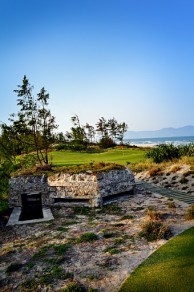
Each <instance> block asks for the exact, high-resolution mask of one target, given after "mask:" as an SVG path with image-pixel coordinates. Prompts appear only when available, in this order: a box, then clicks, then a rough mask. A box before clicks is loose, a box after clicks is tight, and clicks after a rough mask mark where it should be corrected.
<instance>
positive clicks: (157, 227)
mask: <svg viewBox="0 0 194 292" xmlns="http://www.w3.org/2000/svg"><path fill="white" fill-rule="evenodd" d="M139 235H140V236H143V237H145V238H146V239H147V240H148V241H154V240H158V239H166V238H169V237H170V235H171V231H170V229H169V227H168V226H165V225H163V224H162V223H161V222H160V221H155V220H149V221H147V222H146V223H145V224H144V225H143V227H142V231H141V232H140V234H139Z"/></svg>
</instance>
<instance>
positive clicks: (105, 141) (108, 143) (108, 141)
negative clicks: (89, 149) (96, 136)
mask: <svg viewBox="0 0 194 292" xmlns="http://www.w3.org/2000/svg"><path fill="white" fill-rule="evenodd" d="M99 145H100V147H102V148H104V149H106V148H111V147H114V146H116V143H115V142H114V141H113V139H112V138H110V137H103V138H101V139H100V141H99Z"/></svg>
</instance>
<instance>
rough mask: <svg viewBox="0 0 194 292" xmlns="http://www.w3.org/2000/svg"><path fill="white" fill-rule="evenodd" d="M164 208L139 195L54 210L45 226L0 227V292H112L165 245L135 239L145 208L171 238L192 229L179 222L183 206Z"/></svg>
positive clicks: (160, 201)
mask: <svg viewBox="0 0 194 292" xmlns="http://www.w3.org/2000/svg"><path fill="white" fill-rule="evenodd" d="M169 202H170V203H171V202H172V201H169V199H168V198H166V197H163V196H161V195H158V194H153V193H150V192H146V191H144V190H143V189H142V190H138V192H137V194H135V195H133V196H132V197H131V198H130V199H128V200H123V201H120V202H117V203H115V204H111V205H107V206H104V207H103V209H90V208H86V207H74V208H73V207H72V208H69V207H68V208H67V207H63V206H60V207H57V208H53V209H52V212H53V215H54V217H55V219H54V220H53V221H51V222H49V223H48V222H47V223H41V224H29V225H21V226H13V227H4V228H3V229H2V232H1V254H0V255H1V264H0V290H1V291H62V290H63V289H64V288H65V287H67V286H68V285H69V284H70V283H75V282H76V283H79V285H80V286H81V287H84V288H83V289H85V291H107V292H109V291H112V292H114V291H118V288H119V286H120V285H121V283H122V282H123V280H124V279H125V278H126V277H127V276H128V274H129V273H130V272H132V271H133V270H134V269H135V268H136V267H137V266H138V265H139V264H140V263H141V262H142V261H143V260H144V259H145V258H147V257H148V256H149V255H150V254H151V253H152V252H153V251H155V250H156V249H157V248H159V247H160V246H161V245H163V244H164V243H165V242H166V240H159V241H154V242H148V241H147V240H146V239H145V238H142V237H140V236H139V232H140V231H141V226H142V225H143V224H144V223H145V221H146V220H147V219H148V217H147V209H148V208H149V207H150V206H152V208H155V209H156V210H158V211H159V212H160V213H161V214H163V215H164V216H162V217H161V218H162V221H163V223H165V224H167V225H169V226H170V228H171V230H172V232H173V236H175V235H177V234H179V233H180V232H182V231H183V230H185V229H187V228H188V227H190V226H192V225H193V224H194V222H193V221H185V217H184V215H185V213H186V209H187V208H188V206H187V205H186V204H183V203H181V202H180V203H179V202H177V201H176V202H174V204H173V208H171V206H172V204H169ZM83 234H84V236H83ZM91 288H93V289H96V290H91ZM88 289H90V290H88ZM83 291H84V290H83Z"/></svg>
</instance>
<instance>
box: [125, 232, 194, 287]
mask: <svg viewBox="0 0 194 292" xmlns="http://www.w3.org/2000/svg"><path fill="white" fill-rule="evenodd" d="M193 246H194V228H190V229H188V230H187V231H185V232H183V233H182V234H181V235H179V236H177V237H175V238H173V239H171V240H170V241H169V242H168V243H167V244H165V245H163V246H162V247H161V248H160V249H159V250H157V251H156V252H154V253H153V254H152V255H151V256H150V257H149V258H148V259H147V260H145V261H144V262H143V263H142V264H141V265H140V266H139V267H138V268H137V269H136V270H135V271H134V272H133V273H132V274H131V276H130V277H129V278H128V279H127V280H126V281H125V283H124V284H123V285H122V287H121V288H120V290H119V292H129V291H130V292H148V291H149V292H163V291H164V292H165V291H171V292H177V291H184V292H187V291H188V292H189V291H194V249H193Z"/></svg>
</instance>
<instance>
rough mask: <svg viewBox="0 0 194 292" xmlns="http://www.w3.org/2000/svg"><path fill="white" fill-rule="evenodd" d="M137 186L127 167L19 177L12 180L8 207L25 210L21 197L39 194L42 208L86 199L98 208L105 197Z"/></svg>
mask: <svg viewBox="0 0 194 292" xmlns="http://www.w3.org/2000/svg"><path fill="white" fill-rule="evenodd" d="M134 185H135V181H134V175H133V173H132V172H131V170H130V169H128V168H126V169H123V170H112V171H109V172H103V173H99V174H93V173H92V172H87V173H80V174H69V173H62V172H61V173H57V174H54V175H52V176H49V177H47V176H46V175H42V176H19V177H14V178H11V180H10V186H9V205H10V207H14V206H17V207H22V200H21V195H22V194H27V195H32V194H34V193H40V194H41V199H42V205H46V206H50V205H52V204H53V203H55V202H56V199H81V200H87V201H86V202H88V204H89V205H90V206H92V207H99V206H101V205H102V204H103V198H105V197H108V196H112V195H116V194H120V193H123V192H129V191H131V190H133V189H134Z"/></svg>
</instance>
